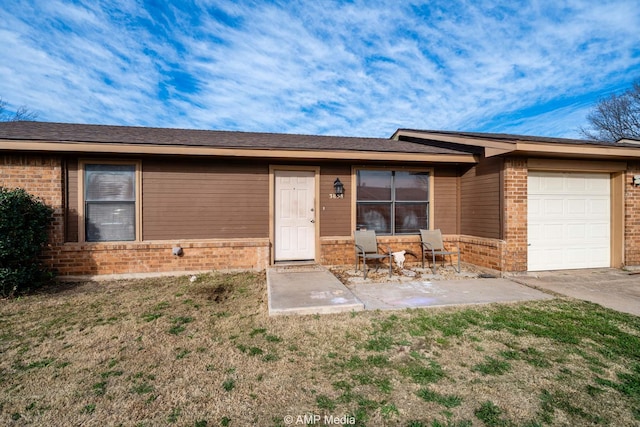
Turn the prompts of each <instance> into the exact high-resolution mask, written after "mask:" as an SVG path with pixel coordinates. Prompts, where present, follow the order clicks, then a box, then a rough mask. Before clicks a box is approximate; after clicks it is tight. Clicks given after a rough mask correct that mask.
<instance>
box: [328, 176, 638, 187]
mask: <svg viewBox="0 0 640 427" xmlns="http://www.w3.org/2000/svg"><path fill="white" fill-rule="evenodd" d="M631 183H632V184H633V186H634V187H640V175H634V176H633V180H632V181H631ZM334 185H335V184H334Z"/></svg>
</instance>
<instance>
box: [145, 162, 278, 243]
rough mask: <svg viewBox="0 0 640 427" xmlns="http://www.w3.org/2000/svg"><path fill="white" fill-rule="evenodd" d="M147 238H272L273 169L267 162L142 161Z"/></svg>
mask: <svg viewBox="0 0 640 427" xmlns="http://www.w3.org/2000/svg"><path fill="white" fill-rule="evenodd" d="M142 193H143V196H142V198H143V203H142V232H143V240H166V239H213V238H227V239H232V238H251V237H255V238H264V237H268V236H269V167H268V164H266V163H263V162H233V161H229V160H192V161H188V160H174V159H170V160H169V159H167V160H164V159H149V160H143V162H142Z"/></svg>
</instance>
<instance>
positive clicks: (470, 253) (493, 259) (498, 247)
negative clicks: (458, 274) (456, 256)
mask: <svg viewBox="0 0 640 427" xmlns="http://www.w3.org/2000/svg"><path fill="white" fill-rule="evenodd" d="M458 244H459V245H460V258H461V260H462V261H464V262H466V263H469V264H473V265H477V266H479V267H486V268H490V269H492V270H498V271H502V270H503V269H504V265H503V264H504V260H503V258H504V252H505V246H506V242H505V241H504V240H498V239H487V238H482V237H474V236H458Z"/></svg>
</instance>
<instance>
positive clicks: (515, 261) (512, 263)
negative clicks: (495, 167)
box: [501, 157, 528, 271]
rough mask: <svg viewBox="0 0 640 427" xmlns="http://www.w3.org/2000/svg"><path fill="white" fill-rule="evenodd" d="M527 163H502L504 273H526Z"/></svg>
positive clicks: (520, 160) (510, 160) (514, 161)
mask: <svg viewBox="0 0 640 427" xmlns="http://www.w3.org/2000/svg"><path fill="white" fill-rule="evenodd" d="M527 176H528V169H527V160H526V159H524V158H517V157H515V158H514V157H512V158H507V159H505V162H504V171H503V179H504V215H503V218H504V223H503V232H502V236H503V239H504V241H505V242H506V244H505V247H504V253H503V264H502V268H501V270H503V271H527Z"/></svg>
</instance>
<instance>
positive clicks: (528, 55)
mask: <svg viewBox="0 0 640 427" xmlns="http://www.w3.org/2000/svg"><path fill="white" fill-rule="evenodd" d="M8 3H9V4H8V5H7V6H6V7H5V8H4V9H2V10H0V55H1V56H2V58H3V59H4V60H3V61H0V96H2V97H3V98H4V99H5V100H7V101H9V102H12V103H14V105H21V104H26V105H28V106H29V107H30V108H31V109H34V110H37V111H38V112H40V119H43V120H51V121H65V122H92V123H116V124H138V125H151V126H174V127H195V128H214V129H234V130H248V131H249V130H250V131H274V132H298V133H320V134H345V135H360V136H389V135H390V134H391V133H393V131H394V130H395V129H396V128H397V127H408V128H425V129H427V128H428V129H450V130H474V131H509V132H514V133H528V134H538V135H550V134H554V135H556V136H575V129H576V128H577V127H579V126H581V125H583V124H584V123H583V122H584V116H585V115H586V111H587V110H588V108H587V107H588V105H589V103H588V102H581V103H575V104H573V103H569V104H567V103H566V101H563V100H564V99H566V98H571V97H576V96H578V95H579V94H592V99H591V100H592V101H595V99H594V97H597V96H598V95H602V94H604V93H605V91H607V90H610V89H611V88H620V87H622V86H624V85H626V84H628V83H629V82H630V81H632V80H633V79H634V78H638V77H640V75H639V74H640V72H639V70H640V67H639V65H640V55H639V53H640V50H639V48H638V46H640V34H638V32H637V28H638V27H640V8H638V7H637V5H636V4H635V2H634V1H631V0H615V1H608V2H595V1H593V2H591V1H587V2H585V1H577V0H576V1H564V2H552V1H538V2H533V3H528V4H526V5H520V4H515V3H514V4H513V5H511V6H499V5H496V4H494V3H493V2H481V3H479V4H478V3H477V2H475V1H470V0H468V1H464V0H460V1H445V0H442V1H439V2H428V3H427V4H426V5H416V6H415V7H413V6H408V5H404V3H402V4H398V3H397V2H385V1H367V2H365V1H354V2H338V1H334V2H330V3H328V2H303V3H292V4H287V3H286V2H285V3H281V4H272V3H269V2H260V1H258V2H237V1H231V0H229V1H215V2H214V1H204V0H203V1H194V2H186V1H185V2H180V3H172V5H170V6H166V5H164V3H158V4H159V6H158V7H165V9H164V10H144V9H142V7H141V5H140V4H139V3H138V2H136V1H134V0H131V1H126V0H122V1H119V2H93V1H88V0H87V1H85V2H82V1H80V2H74V3H71V2H67V1H63V0H57V1H55V2H49V1H44V0H33V1H31V2H24V1H22V2H19V1H17V0H9V2H8ZM181 81H185V82H186V84H185V85H183V84H181V83H180V82H181ZM536 105H542V106H543V107H540V108H544V110H540V109H539V108H538V109H537V108H535V106H536ZM523 111H524V112H527V114H530V116H529V117H521V115H522V114H523V113H522V112H523ZM496 118H499V119H500V120H499V121H498V120H496Z"/></svg>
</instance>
